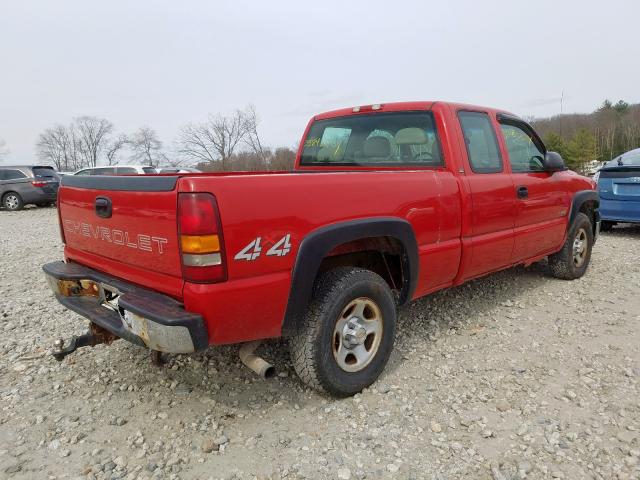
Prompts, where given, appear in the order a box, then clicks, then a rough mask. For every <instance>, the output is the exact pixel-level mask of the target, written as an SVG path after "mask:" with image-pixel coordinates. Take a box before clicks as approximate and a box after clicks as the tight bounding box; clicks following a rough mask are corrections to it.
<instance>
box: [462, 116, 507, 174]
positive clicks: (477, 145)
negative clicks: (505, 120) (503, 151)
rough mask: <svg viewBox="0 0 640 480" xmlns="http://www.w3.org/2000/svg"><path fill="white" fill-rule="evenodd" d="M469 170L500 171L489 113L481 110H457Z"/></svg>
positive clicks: (499, 158) (481, 171)
mask: <svg viewBox="0 0 640 480" xmlns="http://www.w3.org/2000/svg"><path fill="white" fill-rule="evenodd" d="M458 119H459V120H460V126H461V127H462V133H463V134H464V141H465V144H466V146H467V154H468V156H469V163H470V164H471V170H473V171H474V172H475V173H498V172H501V171H502V158H501V157H500V150H499V149H498V142H497V140H496V134H495V132H494V130H493V126H492V125H491V119H490V118H489V115H487V114H486V113H482V112H459V113H458Z"/></svg>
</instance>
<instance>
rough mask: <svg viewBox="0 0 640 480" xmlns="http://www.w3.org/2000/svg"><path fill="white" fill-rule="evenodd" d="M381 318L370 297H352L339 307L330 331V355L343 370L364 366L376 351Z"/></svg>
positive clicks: (380, 330) (380, 329)
mask: <svg viewBox="0 0 640 480" xmlns="http://www.w3.org/2000/svg"><path fill="white" fill-rule="evenodd" d="M382 331H383V319H382V312H381V311H380V308H379V307H378V305H377V304H376V303H375V302H374V301H373V300H372V299H370V298H366V297H360V298H356V299H354V300H352V301H351V302H349V304H348V305H347V306H346V307H345V308H344V309H343V310H342V313H341V314H340V316H339V317H338V320H337V321H336V325H335V328H334V330H333V356H334V358H335V360H336V362H337V363H338V366H339V367H340V368H341V369H342V370H344V371H346V372H358V371H360V370H362V369H363V368H365V367H366V366H367V365H368V364H369V363H370V362H371V361H372V360H373V358H374V357H375V356H376V354H377V353H378V347H379V346H380V342H381V340H382Z"/></svg>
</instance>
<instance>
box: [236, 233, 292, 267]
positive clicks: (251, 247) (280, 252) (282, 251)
mask: <svg viewBox="0 0 640 480" xmlns="http://www.w3.org/2000/svg"><path fill="white" fill-rule="evenodd" d="M263 244H264V246H266V245H271V248H269V250H267V253H266V255H267V256H277V257H284V256H285V255H286V254H288V253H289V252H290V251H291V234H290V233H287V234H286V235H285V236H284V237H282V238H281V239H280V240H278V241H273V240H272V239H271V238H269V237H265V239H264V241H263V239H262V237H256V238H255V239H253V240H251V242H249V244H248V245H247V246H246V247H244V248H243V249H242V250H240V251H239V252H238V253H236V256H235V257H233V258H234V259H235V260H246V261H247V262H251V261H253V260H256V259H257V258H258V257H260V254H261V253H262V246H263Z"/></svg>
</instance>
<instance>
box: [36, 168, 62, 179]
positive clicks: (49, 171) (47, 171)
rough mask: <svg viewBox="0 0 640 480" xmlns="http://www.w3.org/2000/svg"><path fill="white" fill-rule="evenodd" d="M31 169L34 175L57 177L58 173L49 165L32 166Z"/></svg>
mask: <svg viewBox="0 0 640 480" xmlns="http://www.w3.org/2000/svg"><path fill="white" fill-rule="evenodd" d="M31 171H32V172H33V176H34V177H46V178H53V179H57V178H58V174H57V173H56V172H55V170H54V169H53V168H51V167H33V168H32V169H31Z"/></svg>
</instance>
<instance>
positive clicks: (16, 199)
mask: <svg viewBox="0 0 640 480" xmlns="http://www.w3.org/2000/svg"><path fill="white" fill-rule="evenodd" d="M2 206H3V207H4V208H6V209H7V210H22V208H23V207H24V202H23V201H22V197H20V195H18V194H17V193H15V192H9V193H7V194H5V196H4V197H2Z"/></svg>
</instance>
